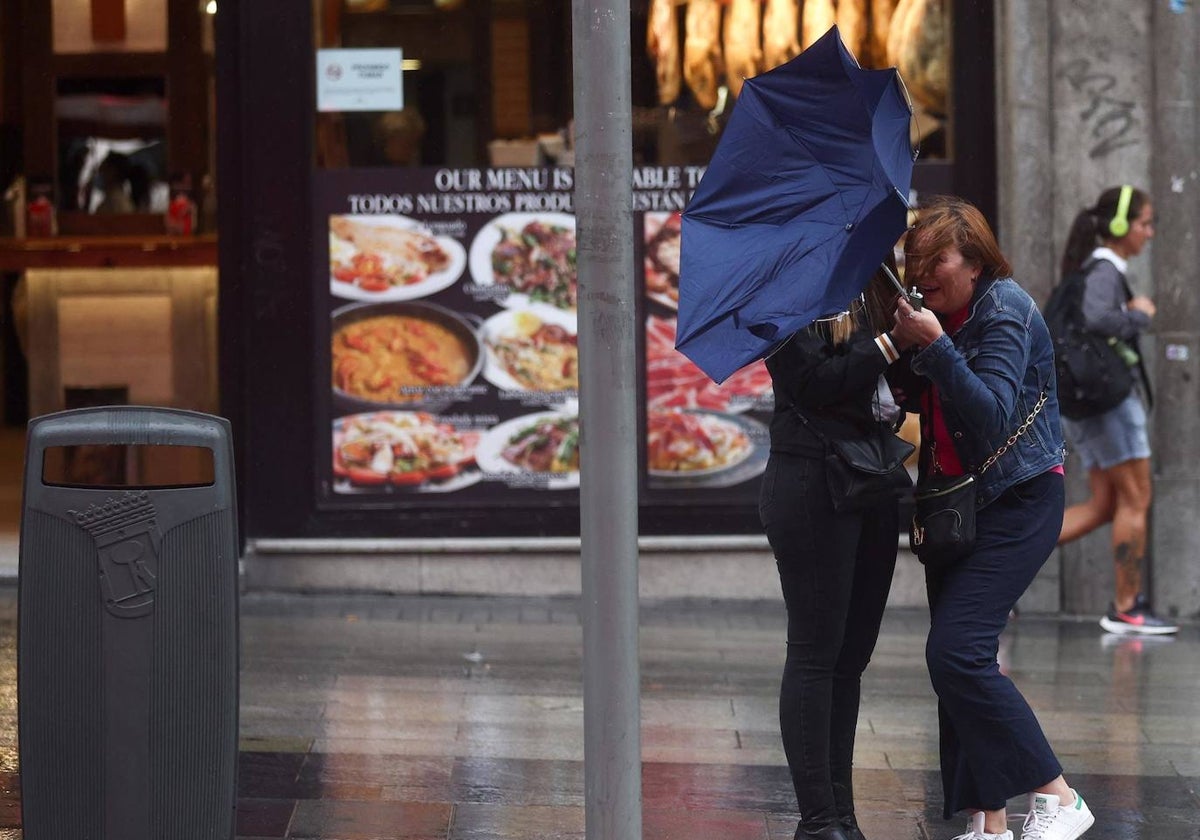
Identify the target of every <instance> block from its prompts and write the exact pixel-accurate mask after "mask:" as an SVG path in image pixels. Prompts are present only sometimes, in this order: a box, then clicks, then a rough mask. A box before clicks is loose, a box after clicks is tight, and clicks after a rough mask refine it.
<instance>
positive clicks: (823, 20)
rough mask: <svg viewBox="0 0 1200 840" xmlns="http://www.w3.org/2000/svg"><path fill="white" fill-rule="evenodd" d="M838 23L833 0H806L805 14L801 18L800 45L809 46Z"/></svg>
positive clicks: (805, 47) (806, 47)
mask: <svg viewBox="0 0 1200 840" xmlns="http://www.w3.org/2000/svg"><path fill="white" fill-rule="evenodd" d="M835 23H837V10H836V9H834V7H833V0H804V16H803V17H802V18H801V19H800V46H801V47H803V48H804V49H808V48H809V46H810V45H811V44H812V43H813V41H816V40H817V39H818V38H820V37H821V36H822V35H824V34H825V33H826V32H828V31H829V27H831V26H833V25H834V24H835Z"/></svg>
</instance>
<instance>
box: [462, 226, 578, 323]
mask: <svg viewBox="0 0 1200 840" xmlns="http://www.w3.org/2000/svg"><path fill="white" fill-rule="evenodd" d="M467 263H468V265H469V266H470V268H471V277H472V278H473V279H474V280H475V283H476V284H477V285H479V286H498V287H504V288H507V289H508V290H509V293H508V294H507V295H506V296H504V298H503V299H502V300H501V301H500V304H501V305H502V306H504V307H506V308H509V309H530V308H538V307H547V308H551V309H559V310H566V311H571V312H574V311H575V299H576V295H577V294H578V274H577V271H576V265H575V217H574V216H572V215H571V214H569V213H505V214H504V215H502V216H497V217H496V218H494V219H492V220H491V221H489V222H488V223H487V224H486V225H484V226H483V227H482V228H481V229H480V231H479V233H477V234H476V235H475V239H474V240H472V242H471V250H470V253H469V255H468V257H467Z"/></svg>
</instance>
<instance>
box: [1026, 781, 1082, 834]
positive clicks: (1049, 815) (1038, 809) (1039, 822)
mask: <svg viewBox="0 0 1200 840" xmlns="http://www.w3.org/2000/svg"><path fill="white" fill-rule="evenodd" d="M1071 792H1072V793H1074V794H1075V801H1074V802H1072V803H1071V804H1070V805H1059V804H1058V797H1057V796H1054V795H1053V794H1050V793H1031V794H1030V795H1029V813H1028V814H1027V815H1026V817H1025V825H1024V826H1023V827H1022V828H1021V840H1076V838H1077V837H1082V836H1083V833H1084V832H1085V831H1087V830H1088V829H1089V828H1091V827H1092V823H1094V822H1095V821H1096V818H1095V817H1093V816H1092V812H1091V810H1090V809H1089V808H1088V806H1087V803H1086V802H1084V801H1083V797H1082V796H1080V795H1079V792H1078V791H1075V790H1072V791H1071Z"/></svg>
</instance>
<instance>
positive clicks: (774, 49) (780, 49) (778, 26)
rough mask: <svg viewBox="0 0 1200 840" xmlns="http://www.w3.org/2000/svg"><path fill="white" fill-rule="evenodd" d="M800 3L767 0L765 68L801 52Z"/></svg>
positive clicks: (764, 23)
mask: <svg viewBox="0 0 1200 840" xmlns="http://www.w3.org/2000/svg"><path fill="white" fill-rule="evenodd" d="M799 34H800V5H799V4H798V3H797V2H796V0H767V8H766V10H765V11H764V13H763V22H762V40H763V69H764V70H770V69H772V68H775V67H778V66H779V65H780V64H783V63H784V62H786V61H790V60H791V59H793V58H795V57H796V56H798V55H799V54H800V40H799V37H798V36H799Z"/></svg>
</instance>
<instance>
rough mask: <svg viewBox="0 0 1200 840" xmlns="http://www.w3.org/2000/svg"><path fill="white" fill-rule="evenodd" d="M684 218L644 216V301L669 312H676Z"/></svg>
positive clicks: (661, 215) (649, 214)
mask: <svg viewBox="0 0 1200 840" xmlns="http://www.w3.org/2000/svg"><path fill="white" fill-rule="evenodd" d="M682 230H683V215H682V214H681V213H679V212H678V211H676V212H674V213H655V212H651V213H646V214H645V216H643V218H642V234H643V236H644V239H645V243H646V252H645V257H644V259H643V270H644V273H645V275H646V297H648V298H650V299H651V300H653V301H656V302H657V303H660V304H662V305H663V306H665V307H667V308H668V309H679V249H680V243H681V242H682Z"/></svg>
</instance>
